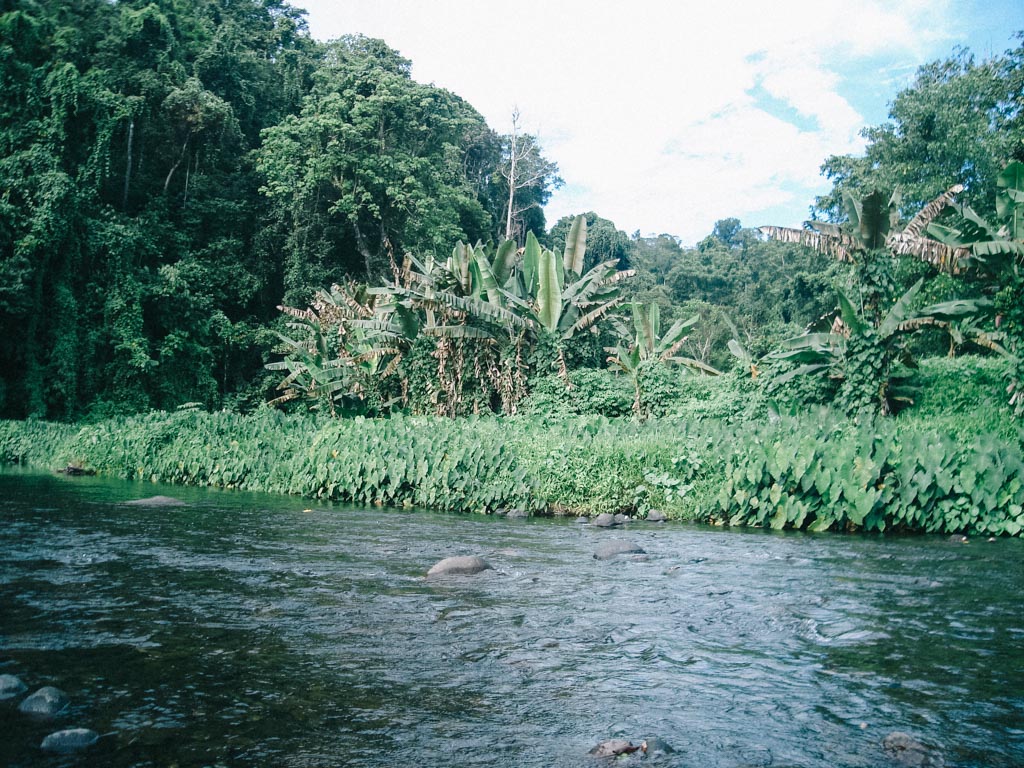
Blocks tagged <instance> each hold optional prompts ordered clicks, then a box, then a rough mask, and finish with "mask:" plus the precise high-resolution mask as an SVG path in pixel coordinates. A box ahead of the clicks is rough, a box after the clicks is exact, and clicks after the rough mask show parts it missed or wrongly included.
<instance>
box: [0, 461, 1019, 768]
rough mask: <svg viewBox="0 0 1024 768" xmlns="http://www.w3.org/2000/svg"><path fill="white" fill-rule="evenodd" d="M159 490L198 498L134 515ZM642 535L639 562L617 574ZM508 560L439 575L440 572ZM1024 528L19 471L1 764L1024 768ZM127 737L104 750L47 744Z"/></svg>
mask: <svg viewBox="0 0 1024 768" xmlns="http://www.w3.org/2000/svg"><path fill="white" fill-rule="evenodd" d="M154 494H166V495H172V496H175V497H177V498H179V499H181V500H183V501H185V502H187V506H183V507H167V508H154V507H139V506H128V505H125V504H124V502H125V501H127V500H131V499H138V498H142V497H146V496H152V495H154ZM609 538H623V539H627V540H629V541H632V542H635V543H637V544H639V545H640V546H641V547H643V549H644V550H646V552H647V555H646V556H643V557H620V558H616V559H612V560H598V559H595V558H594V556H593V553H594V551H595V549H596V547H597V546H598V545H599V544H600V543H601V542H602V541H606V540H607V539H609ZM455 554H477V555H481V556H482V557H484V558H485V559H486V560H487V561H488V562H489V563H491V564H492V565H493V566H494V569H493V570H491V571H486V572H484V573H482V574H480V575H477V576H472V577H459V578H450V579H445V580H436V581H435V580H429V581H428V580H426V579H425V578H424V574H425V573H426V571H427V569H428V568H429V567H430V566H431V565H433V564H434V563H435V562H436V561H438V560H439V559H441V558H443V557H447V556H449V555H455ZM1022 564H1024V541H1020V540H999V541H995V542H986V541H984V540H982V539H978V540H972V541H971V542H970V543H968V544H953V543H951V542H949V541H947V540H946V539H945V538H944V537H937V536H934V537H933V536H913V537H910V536H892V537H886V538H882V537H877V536H851V535H839V534H818V535H813V534H806V533H770V532H760V531H756V532H750V531H735V530H731V531H730V530H718V529H710V528H703V527H695V526H686V525H673V524H661V525H653V524H631V525H629V526H627V527H625V528H624V529H619V530H613V531H609V530H602V529H597V528H594V527H592V526H587V525H582V524H579V523H577V522H574V521H572V520H561V519H555V520H549V519H529V520H508V519H502V518H487V517H482V516H455V515H439V514H433V513H429V512H422V511H394V510H381V509H372V510H365V509H352V508H346V507H340V506H324V505H317V504H310V503H309V502H307V501H303V500H301V499H296V498H286V497H275V496H266V495H256V494H248V493H239V492H231V491H215V490H206V489H196V488H180V487H177V488H172V487H168V486H154V485H144V484H138V483H123V482H118V481H112V480H104V479H96V478H68V477H63V476H54V475H43V474H32V473H25V472H19V471H5V472H0V674H3V673H6V674H13V675H17V676H18V677H20V678H21V679H22V680H23V681H24V682H25V683H26V684H27V685H28V686H29V691H31V690H34V689H35V688H38V687H40V686H43V685H54V686H57V687H58V688H60V689H62V690H63V691H65V692H66V693H67V694H68V696H69V697H70V698H71V706H70V708H69V709H68V710H67V711H66V712H65V713H64V714H63V715H61V716H60V717H58V718H57V720H55V721H52V722H41V721H38V720H33V719H31V718H28V717H27V716H25V715H23V714H21V713H20V712H18V711H17V709H16V704H17V701H18V699H11V700H8V701H3V702H0V765H9V766H51V765H52V766H57V765H110V766H174V765H176V766H201V765H202V766H242V765H244V766H303V767H306V768H310V767H313V766H381V767H383V766H388V767H389V768H406V767H408V768H413V767H414V766H415V767H416V768H422V767H424V766H460V767H462V766H502V767H504V766H517V767H518V766H525V767H527V768H532V767H534V766H536V767H537V768H540V767H541V766H545V767H547V766H559V767H561V766H594V765H596V764H600V763H599V761H597V760H596V759H595V758H591V757H589V756H588V755H587V752H588V750H589V749H590V748H591V747H593V746H594V745H595V744H597V743H598V742H600V741H602V740H604V739H608V738H612V737H620V738H625V739H630V740H632V741H633V742H634V743H639V741H640V740H641V739H644V738H650V737H657V738H659V739H661V740H663V742H665V743H667V744H668V745H670V746H671V747H672V748H673V750H674V751H673V752H672V753H671V754H668V755H663V756H660V757H659V758H657V759H655V758H654V757H653V756H648V757H647V758H645V759H643V760H639V759H638V755H639V753H637V755H634V756H633V757H631V758H629V759H628V760H625V761H621V762H623V763H636V764H637V765H642V764H650V765H654V764H658V765H670V766H692V767H694V768H707V767H710V768H725V767H730V768H731V767H733V766H815V767H818V766H821V767H822V768H824V767H826V766H851V767H857V766H869V767H874V766H886V765H898V764H899V763H896V762H893V761H892V759H891V757H890V756H889V755H888V754H887V753H886V752H885V751H884V750H883V748H882V746H881V744H882V741H883V739H884V738H885V737H886V736H887V735H888V734H890V733H892V732H894V731H902V732H905V733H908V734H910V735H911V736H913V737H914V738H915V739H918V740H920V741H921V742H922V743H924V744H926V745H928V746H929V748H930V749H931V750H932V751H930V752H929V755H930V759H932V760H933V764H935V765H938V764H942V763H943V762H944V764H945V765H946V766H978V767H979V768H980V767H981V766H985V768H992V767H997V766H1006V768H1010V766H1021V765H1024V610H1022V596H1024V565H1022ZM70 727H85V728H90V729H93V730H95V731H97V732H99V733H101V734H104V735H103V736H102V738H101V739H100V741H99V743H98V744H96V745H95V746H93V747H91V748H90V749H89V750H88V751H86V752H85V753H84V754H75V755H70V756H51V755H49V754H47V753H44V752H42V751H41V750H40V746H39V745H40V742H41V741H42V739H43V737H44V736H46V735H47V734H48V733H50V732H52V731H55V730H59V729H61V728H70Z"/></svg>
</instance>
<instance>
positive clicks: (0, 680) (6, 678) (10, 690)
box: [0, 675, 28, 701]
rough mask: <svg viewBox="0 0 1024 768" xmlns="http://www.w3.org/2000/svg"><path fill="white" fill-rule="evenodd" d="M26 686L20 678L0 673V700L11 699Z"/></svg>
mask: <svg viewBox="0 0 1024 768" xmlns="http://www.w3.org/2000/svg"><path fill="white" fill-rule="evenodd" d="M26 688H28V686H27V685H25V684H24V683H23V682H21V678H19V677H16V676H14V675H0V701H4V700H5V699H13V698H14V697H15V696H17V695H18V694H19V693H21V692H22V691H24V690H25V689H26Z"/></svg>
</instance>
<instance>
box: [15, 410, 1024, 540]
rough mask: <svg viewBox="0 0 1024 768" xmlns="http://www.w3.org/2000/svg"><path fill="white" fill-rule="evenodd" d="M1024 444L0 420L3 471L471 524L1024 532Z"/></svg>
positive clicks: (771, 427) (322, 422) (329, 422)
mask: <svg viewBox="0 0 1024 768" xmlns="http://www.w3.org/2000/svg"><path fill="white" fill-rule="evenodd" d="M1020 446H1021V435H1020V433H1019V432H1018V433H1017V434H1016V435H1015V436H1009V437H1007V436H998V435H995V434H992V433H976V434H974V435H970V434H968V433H966V432H964V431H960V432H954V431H952V430H939V429H931V428H929V427H928V426H927V425H926V424H920V423H914V424H912V425H909V426H908V425H904V424H901V423H900V421H899V420H867V421H865V422H862V423H856V422H853V421H851V420H848V419H844V418H842V417H840V416H839V415H838V414H837V413H835V412H834V411H827V410H825V411H822V412H820V413H813V414H808V415H805V416H803V417H802V418H797V417H791V418H780V419H777V420H775V421H766V422H754V421H750V420H747V421H741V422H738V423H735V424H729V423H725V422H723V421H720V420H703V421H684V420H680V419H672V418H660V419H650V420H648V421H646V422H637V421H632V420H620V419H605V418H600V417H576V418H565V419H561V420H552V419H550V418H546V417H545V418H536V417H514V418H493V417H488V418H467V419H458V420H452V419H445V418H437V417H405V416H396V417H393V418H390V419H372V420H371V419H363V418H355V419H331V418H327V417H325V416H323V415H314V414H291V415H289V414H284V413H281V412H278V411H274V410H271V409H264V410H262V411H259V412H257V413H255V414H252V415H249V416H239V415H237V414H230V413H205V412H200V411H181V412H177V413H150V414H147V415H144V416H137V417H128V418H118V419H111V420H108V421H103V422H99V423H97V424H92V425H87V426H82V427H69V426H67V425H61V424H51V423H47V422H35V421H27V422H0V460H2V461H4V462H6V463H22V464H27V465H31V466H35V467H46V468H51V469H52V468H54V467H63V466H67V465H69V464H74V465H77V466H81V467H83V468H85V469H91V470H95V471H97V472H99V473H101V474H104V475H110V476H115V477H122V478H125V479H132V480H143V481H160V482H170V483H181V484H194V485H210V486H219V487H226V488H240V489H247V490H254V491H267V492H274V493H287V494H294V495H300V496H306V497H311V498H320V499H325V500H336V501H341V502H349V503H356V504H360V505H383V506H391V507H397V506H417V507H425V508H431V509H438V510H447V511H458V512H494V511H496V510H497V509H499V508H501V507H520V508H523V509H528V510H531V511H533V512H536V513H542V512H547V513H567V514H581V513H587V514H592V513H597V512H611V511H621V512H637V511H639V512H643V511H644V510H646V509H650V508H658V509H663V510H665V511H666V512H667V513H668V514H669V515H670V516H671V517H675V518H679V519H690V520H698V521H705V522H709V523H713V524H717V525H745V526H761V527H772V528H809V529H812V530H817V531H821V530H826V529H829V530H840V531H858V530H859V531H890V530H907V531H936V532H938V531H941V532H947V533H953V532H968V533H978V534H985V535H998V534H1007V535H1020V534H1021V533H1022V531H1024V463H1022V460H1021V449H1020Z"/></svg>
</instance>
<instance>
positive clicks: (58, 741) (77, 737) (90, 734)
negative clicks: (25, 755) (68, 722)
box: [39, 728, 100, 754]
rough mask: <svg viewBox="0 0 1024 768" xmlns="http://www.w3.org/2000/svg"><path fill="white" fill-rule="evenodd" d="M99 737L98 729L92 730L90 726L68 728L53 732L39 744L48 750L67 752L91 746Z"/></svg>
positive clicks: (59, 752) (60, 752)
mask: <svg viewBox="0 0 1024 768" xmlns="http://www.w3.org/2000/svg"><path fill="white" fill-rule="evenodd" d="M99 738H100V735H99V734H98V733H96V731H90V730H89V729H88V728H68V729H67V730H64V731H57V732H56V733H51V734H50V735H49V736H47V737H46V738H45V739H43V743H42V744H40V745H39V746H40V748H41V749H43V750H44V751H46V752H57V753H58V754H67V753H69V752H78V751H79V750H82V749H86V748H88V747H91V746H92V745H93V744H95V743H96V742H97V741H99Z"/></svg>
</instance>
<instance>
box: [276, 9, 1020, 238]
mask: <svg viewBox="0 0 1024 768" xmlns="http://www.w3.org/2000/svg"><path fill="white" fill-rule="evenodd" d="M293 4H295V5H297V6H298V7H301V8H305V9H306V10H307V11H308V16H307V20H308V23H309V29H310V32H311V34H312V35H313V37H315V38H317V39H319V40H330V39H334V38H337V37H340V36H341V35H344V34H354V33H360V34H364V35H366V36H368V37H377V38H381V39H383V40H384V41H385V42H387V44H388V45H390V46H391V47H392V48H395V49H397V50H398V51H399V52H400V53H401V54H402V55H403V56H404V57H405V58H407V59H410V60H411V61H412V75H413V77H414V78H415V79H416V80H418V81H420V82H423V83H433V84H435V85H437V86H440V87H442V88H446V89H448V90H450V91H453V92H454V93H456V94H458V95H459V96H461V97H462V98H464V99H465V100H466V101H468V102H469V103H470V104H472V105H473V106H474V107H475V108H476V109H477V110H479V111H480V113H481V114H482V115H483V116H484V118H485V119H486V120H487V123H488V124H489V125H490V126H491V128H493V129H494V130H496V131H498V132H499V133H510V132H511V129H512V113H513V111H514V110H518V112H519V115H520V125H521V127H522V129H523V130H525V131H526V132H528V133H532V134H534V135H536V136H537V137H538V138H539V140H540V143H541V146H542V151H543V154H544V156H545V157H547V158H548V159H549V160H553V161H554V162H556V163H558V166H559V169H560V174H561V176H562V178H563V179H564V181H565V184H564V186H563V187H562V188H561V189H559V190H557V191H556V192H555V193H554V194H553V195H552V197H551V200H550V201H549V202H548V204H547V206H546V208H545V214H546V217H547V221H548V226H551V225H553V224H554V223H555V222H556V221H557V220H558V219H559V218H560V217H562V216H566V215H574V214H577V213H582V212H585V211H596V212H597V213H598V214H599V215H600V216H603V217H604V218H606V219H610V220H612V221H613V222H615V224H616V226H617V227H618V228H619V229H621V230H624V231H626V232H627V233H629V234H632V233H633V232H635V231H639V232H640V233H641V234H643V235H652V234H661V233H668V234H672V235H675V236H677V237H679V238H681V240H682V242H683V243H684V244H693V243H696V242H698V241H699V240H701V239H703V238H704V237H705V236H706V235H708V234H710V232H711V231H712V228H713V227H714V223H715V222H716V221H717V220H719V219H724V218H728V217H736V218H738V219H740V221H741V222H742V223H743V225H744V226H760V225H762V224H778V225H782V226H798V225H799V224H800V222H802V221H803V220H804V219H806V218H807V217H808V208H809V206H810V205H811V203H812V202H813V200H814V196H815V195H817V194H821V193H823V192H826V191H827V190H828V189H829V188H830V185H829V184H828V183H827V181H826V180H825V179H824V178H822V176H821V174H820V167H821V164H822V162H824V160H825V159H826V158H827V157H829V156H830V155H836V154H861V153H863V149H864V141H863V139H862V137H861V136H860V131H861V129H862V128H864V127H865V126H870V125H878V124H879V123H881V122H883V121H885V119H886V117H887V115H888V107H889V104H890V102H891V101H892V100H893V98H895V96H896V94H897V93H898V92H899V91H900V90H902V89H903V88H906V87H907V86H909V85H910V84H911V83H912V82H913V79H914V74H915V72H916V70H917V68H918V67H919V66H920V65H922V64H925V63H927V62H930V61H934V60H936V59H941V58H945V57H947V56H948V55H950V54H951V53H952V52H953V50H954V48H955V47H957V46H962V47H967V48H969V49H970V50H971V51H972V52H973V53H974V54H975V56H976V57H978V58H987V57H989V56H992V55H998V54H1001V53H1002V52H1003V51H1005V50H1006V49H1008V48H1011V47H1016V46H1015V43H1017V42H1018V41H1017V40H1016V39H1015V38H1014V36H1013V35H1014V32H1015V31H1016V30H1021V29H1024V2H1022V0H904V1H902V2H893V1H889V2H886V1H883V0H845V1H844V2H838V1H836V0H773V1H772V2H760V1H756V0H746V1H745V2H742V1H740V0H701V2H694V1H693V0H661V1H659V2H655V1H654V0H628V1H623V0H587V2H582V0H516V1H515V2H500V3H499V2H493V0H293Z"/></svg>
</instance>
